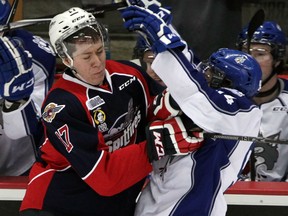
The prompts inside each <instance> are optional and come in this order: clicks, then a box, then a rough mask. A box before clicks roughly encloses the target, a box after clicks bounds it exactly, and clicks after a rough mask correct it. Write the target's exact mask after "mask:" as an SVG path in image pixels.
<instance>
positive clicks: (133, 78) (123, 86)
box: [119, 76, 136, 91]
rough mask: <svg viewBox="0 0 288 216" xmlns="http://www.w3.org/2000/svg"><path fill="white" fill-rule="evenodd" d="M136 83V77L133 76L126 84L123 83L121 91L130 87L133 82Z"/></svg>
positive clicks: (120, 87)
mask: <svg viewBox="0 0 288 216" xmlns="http://www.w3.org/2000/svg"><path fill="white" fill-rule="evenodd" d="M134 81H136V77H135V76H133V77H132V78H131V79H129V80H127V81H126V82H125V83H123V84H122V85H120V86H119V90H120V91H121V90H123V89H124V88H126V87H127V86H129V85H130V84H131V83H132V82H134Z"/></svg>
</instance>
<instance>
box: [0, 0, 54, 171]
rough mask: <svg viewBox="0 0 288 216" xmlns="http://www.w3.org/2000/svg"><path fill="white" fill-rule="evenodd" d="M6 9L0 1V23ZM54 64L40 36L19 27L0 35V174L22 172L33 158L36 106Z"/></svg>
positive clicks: (38, 134)
mask: <svg viewBox="0 0 288 216" xmlns="http://www.w3.org/2000/svg"><path fill="white" fill-rule="evenodd" d="M10 10H11V6H10V4H9V2H8V1H5V0H4V1H1V2H0V24H1V25H3V24H6V20H7V18H8V15H9V13H10ZM1 35H3V32H1ZM55 66H56V58H55V54H54V52H53V50H52V48H51V47H50V45H49V43H47V42H46V41H44V40H43V39H42V38H40V37H38V36H35V35H33V34H31V33H30V32H28V31H25V30H20V29H19V30H13V31H8V32H4V36H1V37H0V97H1V111H0V112H1V113H0V124H1V127H0V134H1V136H0V176H19V175H26V174H27V171H28V170H29V169H30V167H31V166H32V164H33V163H34V162H35V151H34V148H35V147H34V145H35V144H36V143H35V142H38V139H40V137H41V135H42V132H41V124H40V123H39V116H40V107H41V104H42V101H43V100H44V97H45V95H46V94H47V92H48V90H49V88H50V86H51V85H52V82H53V79H54V71H55Z"/></svg>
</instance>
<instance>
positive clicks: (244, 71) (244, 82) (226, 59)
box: [208, 48, 262, 97]
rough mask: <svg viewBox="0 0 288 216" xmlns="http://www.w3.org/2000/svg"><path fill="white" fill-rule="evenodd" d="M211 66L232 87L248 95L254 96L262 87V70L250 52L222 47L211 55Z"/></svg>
mask: <svg viewBox="0 0 288 216" xmlns="http://www.w3.org/2000/svg"><path fill="white" fill-rule="evenodd" d="M208 61H209V66H210V67H211V68H212V70H214V72H216V73H218V74H219V73H221V74H223V80H224V79H225V80H228V81H229V83H230V86H229V87H231V88H234V89H237V90H239V91H241V92H242V93H243V94H245V95H246V96H247V97H253V96H254V95H256V94H257V93H258V91H259V90H260V88H261V78H262V72H261V68H260V65H259V64H258V62H257V61H256V60H255V59H254V58H253V57H252V56H251V55H249V54H247V53H245V52H242V51H239V50H233V49H228V48H221V49H219V50H217V51H216V52H214V53H213V54H212V55H211V56H210V57H209V60H208Z"/></svg>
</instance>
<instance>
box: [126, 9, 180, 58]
mask: <svg viewBox="0 0 288 216" xmlns="http://www.w3.org/2000/svg"><path fill="white" fill-rule="evenodd" d="M121 14H122V17H123V19H124V26H125V28H127V29H128V30H130V31H137V32H139V33H140V34H141V33H142V35H144V36H146V37H147V39H148V41H149V42H150V44H151V47H152V50H153V51H154V52H156V53H160V52H164V51H165V50H167V49H173V48H179V49H181V50H183V49H184V48H185V43H184V42H183V41H182V40H181V38H180V37H179V36H178V35H176V34H175V33H173V32H172V31H171V30H170V28H169V27H168V26H167V25H166V23H165V22H164V21H163V20H162V19H161V18H160V17H159V16H158V15H157V14H154V13H153V12H152V11H151V10H149V9H145V8H141V7H138V6H130V7H127V8H125V9H122V10H121Z"/></svg>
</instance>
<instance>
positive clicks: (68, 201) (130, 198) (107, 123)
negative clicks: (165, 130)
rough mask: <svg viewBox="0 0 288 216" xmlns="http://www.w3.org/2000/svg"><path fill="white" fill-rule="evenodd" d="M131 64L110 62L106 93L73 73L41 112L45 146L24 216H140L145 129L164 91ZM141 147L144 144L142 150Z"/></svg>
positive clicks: (24, 205) (32, 178) (53, 91)
mask: <svg viewBox="0 0 288 216" xmlns="http://www.w3.org/2000/svg"><path fill="white" fill-rule="evenodd" d="M140 71H141V70H140V68H139V67H138V66H136V65H134V64H133V63H129V62H116V61H112V60H110V61H107V63H106V76H105V80H104V84H103V85H102V86H92V85H89V84H87V83H85V82H83V81H81V80H79V79H77V78H76V77H75V76H74V74H73V72H72V71H71V70H70V69H68V70H66V72H65V73H64V75H63V77H62V78H60V79H59V80H58V81H57V82H56V84H55V85H54V86H53V88H52V89H51V91H50V92H49V94H48V96H47V98H46V100H45V101H44V103H43V107H42V121H43V124H44V128H45V138H46V139H45V142H44V143H43V145H42V146H41V148H40V153H41V159H42V161H39V162H36V163H35V164H34V166H33V168H32V170H31V173H30V176H29V178H30V182H29V185H28V188H27V191H26V194H25V197H24V200H23V202H22V205H21V209H20V211H22V210H25V209H31V208H32V209H42V210H47V211H50V212H53V213H55V214H60V215H86V216H88V215H93V216H95V215H101V216H104V215H109V216H111V215H118V216H119V215H123V216H124V215H125V216H127V215H133V212H134V207H135V199H136V197H137V196H138V194H139V192H140V190H141V188H142V184H143V179H144V178H145V177H146V176H147V174H148V173H149V172H150V171H151V165H150V163H149V162H148V158H147V155H146V143H145V127H146V125H147V121H148V119H147V118H148V113H149V107H150V103H151V102H152V100H153V98H154V96H155V95H156V94H158V93H160V92H161V91H162V90H163V89H162V88H161V87H160V86H158V85H157V84H156V82H154V81H153V80H152V79H151V78H150V77H149V76H148V75H146V74H145V72H144V73H141V72H140ZM136 143H137V144H136Z"/></svg>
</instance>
